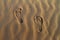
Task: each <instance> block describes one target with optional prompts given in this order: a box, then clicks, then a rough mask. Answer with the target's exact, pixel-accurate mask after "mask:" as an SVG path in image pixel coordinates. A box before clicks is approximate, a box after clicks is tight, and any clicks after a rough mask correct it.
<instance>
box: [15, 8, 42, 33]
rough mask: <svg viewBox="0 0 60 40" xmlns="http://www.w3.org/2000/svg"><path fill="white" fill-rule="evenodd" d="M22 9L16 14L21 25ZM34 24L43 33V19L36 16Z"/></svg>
mask: <svg viewBox="0 0 60 40" xmlns="http://www.w3.org/2000/svg"><path fill="white" fill-rule="evenodd" d="M22 10H23V9H22V8H17V9H16V10H15V11H14V12H15V17H16V18H17V19H18V21H19V23H21V24H22V23H23V15H22V14H23V13H22ZM33 20H34V23H35V24H36V25H37V26H38V29H39V31H40V32H42V25H43V18H42V17H40V16H34V18H33Z"/></svg>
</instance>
